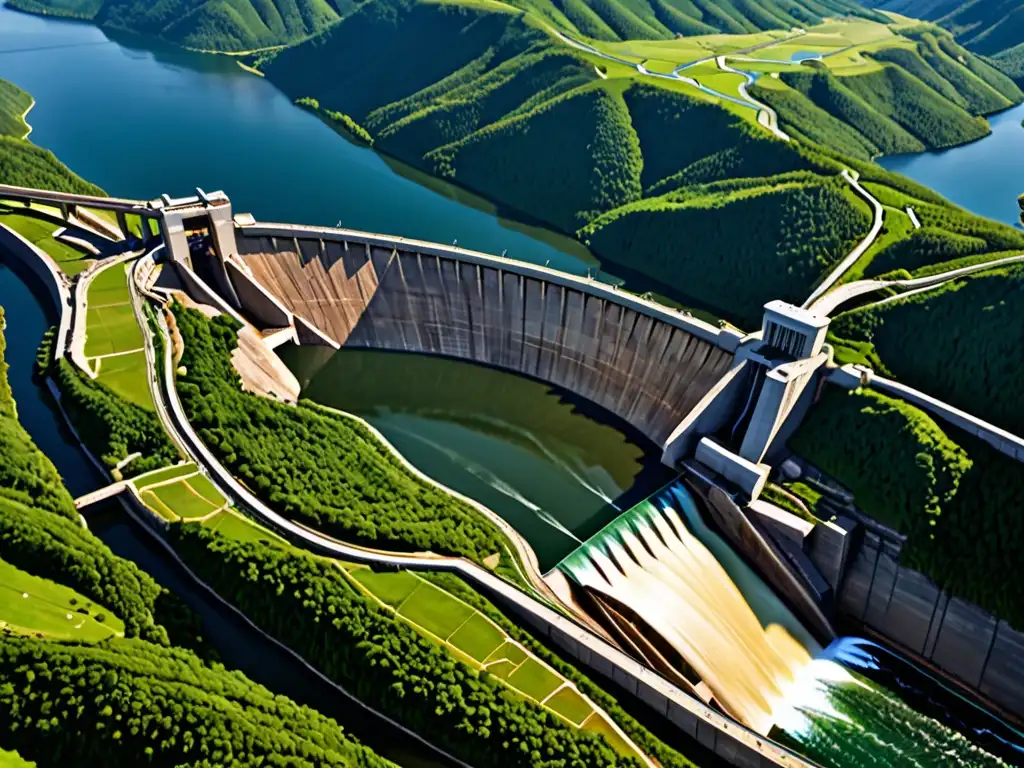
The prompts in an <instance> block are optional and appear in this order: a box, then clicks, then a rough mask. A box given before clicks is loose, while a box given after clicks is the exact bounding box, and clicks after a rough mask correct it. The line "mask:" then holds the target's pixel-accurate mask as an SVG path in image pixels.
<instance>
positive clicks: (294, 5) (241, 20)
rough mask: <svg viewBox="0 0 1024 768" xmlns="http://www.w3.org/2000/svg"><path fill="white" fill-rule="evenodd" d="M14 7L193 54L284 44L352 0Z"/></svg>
mask: <svg viewBox="0 0 1024 768" xmlns="http://www.w3.org/2000/svg"><path fill="white" fill-rule="evenodd" d="M9 5H11V6H12V7H14V8H18V9H20V10H24V11H30V12H33V13H52V14H55V15H61V16H72V17H75V18H83V19H89V20H92V21H95V22H96V23H97V24H101V25H103V26H109V27H113V28H117V29H124V30H128V31H131V32H135V33H138V34H142V35H150V36H153V37H159V38H162V39H164V40H167V41H168V42H171V43H174V44H176V45H181V46H185V47H187V48H195V49H198V50H214V51H251V50H256V49H259V48H268V47H271V46H276V45H286V44H288V43H293V42H296V41H297V40H301V39H303V38H306V37H309V36H310V35H313V34H315V33H317V32H319V31H320V30H322V29H325V28H327V27H328V26H330V25H331V24H333V23H334V22H336V21H338V19H340V18H341V16H342V15H343V14H345V13H347V12H348V11H350V10H351V9H352V8H353V7H355V5H356V3H355V0H161V1H160V2H156V3H154V2H149V0H11V2H10V3H9Z"/></svg>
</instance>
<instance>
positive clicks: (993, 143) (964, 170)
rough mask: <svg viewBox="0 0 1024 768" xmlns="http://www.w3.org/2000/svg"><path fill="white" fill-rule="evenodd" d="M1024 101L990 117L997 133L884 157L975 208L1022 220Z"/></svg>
mask: <svg viewBox="0 0 1024 768" xmlns="http://www.w3.org/2000/svg"><path fill="white" fill-rule="evenodd" d="M1022 120H1024V104H1021V105H1019V106H1017V107H1014V108H1013V109H1009V110H1007V111H1006V112H1003V113H1001V114H998V115H995V116H994V117H991V118H989V122H990V123H991V124H992V134H991V135H989V136H986V137H985V138H983V139H979V140H978V141H975V142H973V143H972V144H966V145H964V146H962V147H954V148H953V149H946V150H943V151H941V152H923V153H921V154H917V155H892V156H890V157H883V158H881V159H880V160H879V161H878V162H879V164H880V165H882V166H883V167H885V168H887V169H889V170H890V171H896V172H898V173H902V174H903V175H905V176H909V177H910V178H912V179H913V180H914V181H917V182H920V183H921V184H924V185H925V186H927V187H931V188H932V189H934V190H935V191H936V192H938V193H939V194H941V195H943V196H945V197H948V198H949V199H950V200H952V201H953V202H954V203H956V204H957V205H959V206H962V207H964V208H966V209H967V210H969V211H972V212H974V213H977V214H980V215H982V216H987V217H988V218H990V219H996V220H997V221H1002V222H1003V223H1005V224H1011V225H1014V226H1020V207H1019V206H1018V205H1017V196H1018V195H1020V194H1021V193H1022V192H1024V126H1022V125H1021V121H1022Z"/></svg>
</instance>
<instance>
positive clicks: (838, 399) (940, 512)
mask: <svg viewBox="0 0 1024 768" xmlns="http://www.w3.org/2000/svg"><path fill="white" fill-rule="evenodd" d="M912 346H913V345H909V346H907V347H904V348H905V349H907V348H910V347H912ZM989 399H995V398H992V397H991V396H990V398H989ZM1008 399H1013V398H1008ZM840 434H841V435H843V436H844V439H843V440H837V439H835V436H836V435H840ZM790 447H791V448H792V449H793V450H794V451H796V452H797V453H798V454H800V455H801V456H803V457H804V458H806V459H808V460H810V461H811V462H812V463H814V464H815V465H817V466H818V467H820V468H821V469H822V470H824V471H825V472H826V473H828V474H829V475H831V476H832V477H834V478H836V479H837V480H839V482H841V483H842V484H843V485H845V486H846V487H847V488H849V489H850V490H851V491H852V492H853V493H854V495H855V497H856V503H857V505H858V507H860V508H861V509H862V510H864V511H865V512H866V513H868V514H870V515H872V516H874V517H876V518H877V519H878V520H880V521H882V522H883V523H885V524H886V525H888V526H890V527H892V528H894V529H896V530H898V531H900V532H901V533H903V534H905V535H906V536H907V537H908V540H907V544H906V548H905V549H904V552H903V555H902V557H901V563H902V565H905V566H907V567H910V568H915V569H917V570H919V571H921V572H922V573H924V574H926V575H927V576H928V577H930V578H931V579H933V580H934V581H935V582H936V583H937V584H940V585H941V586H943V587H944V588H946V589H948V590H949V591H950V592H951V593H952V594H954V595H956V596H959V597H961V598H963V599H965V600H969V601H971V602H973V603H977V604H978V605H980V606H982V607H983V608H985V609H987V610H989V611H992V612H993V613H995V614H996V615H998V616H1000V617H1001V618H1004V619H1006V620H1007V621H1009V622H1011V623H1012V624H1013V625H1014V626H1015V627H1018V628H1019V627H1022V626H1024V579H1022V578H1021V576H1022V575H1024V573H1022V565H1024V561H1022V560H1021V558H1020V551H1021V547H1024V516H1021V515H1018V514H1012V513H1008V510H1014V509H1016V508H1017V507H1019V503H1020V501H1019V500H1020V499H1021V498H1024V473H1022V472H1021V469H1020V464H1019V463H1017V462H1016V461H1014V460H1013V459H1011V458H1009V457H1007V456H1004V455H1003V454H1001V453H999V452H998V451H996V450H994V449H993V448H991V447H990V446H988V445H987V444H985V443H984V442H982V441H981V440H978V439H977V438H974V437H971V436H970V435H967V434H965V433H962V432H959V431H958V430H956V429H952V428H950V427H948V426H946V425H943V424H940V423H937V422H936V421H934V420H933V419H932V418H931V417H930V416H929V415H927V414H926V413H924V412H923V411H920V410H918V409H917V408H915V407H913V406H911V405H908V404H907V403H904V402H903V401H901V400H895V399H892V398H889V397H886V396H885V395H882V394H879V393H877V392H873V391H871V390H865V391H857V392H843V391H840V390H838V389H836V388H834V387H829V388H828V389H827V390H826V391H825V392H824V395H823V397H822V398H821V400H820V401H819V402H818V403H817V404H816V405H815V406H814V407H813V408H812V409H811V411H810V413H809V414H808V416H807V418H806V420H805V421H804V423H803V424H802V425H801V427H800V429H799V431H798V432H797V433H796V434H795V435H794V436H793V438H792V439H791V440H790Z"/></svg>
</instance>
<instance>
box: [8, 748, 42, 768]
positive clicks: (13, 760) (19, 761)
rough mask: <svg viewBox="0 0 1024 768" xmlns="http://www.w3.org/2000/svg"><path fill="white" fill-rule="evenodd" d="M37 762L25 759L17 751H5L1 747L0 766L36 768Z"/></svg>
mask: <svg viewBox="0 0 1024 768" xmlns="http://www.w3.org/2000/svg"><path fill="white" fill-rule="evenodd" d="M35 765H36V764H35V763H30V762H29V761H28V760H25V759H24V758H23V757H22V756H21V755H19V754H18V753H17V752H5V751H4V750H2V749H0V768H35Z"/></svg>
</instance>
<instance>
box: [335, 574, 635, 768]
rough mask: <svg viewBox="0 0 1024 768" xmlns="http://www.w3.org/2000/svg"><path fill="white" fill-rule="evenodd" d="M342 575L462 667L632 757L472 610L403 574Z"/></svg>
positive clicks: (569, 693) (544, 669)
mask: <svg viewBox="0 0 1024 768" xmlns="http://www.w3.org/2000/svg"><path fill="white" fill-rule="evenodd" d="M339 565H341V564H340V563H339ZM343 570H345V572H346V573H347V574H348V575H349V576H350V577H351V579H352V580H353V581H355V582H356V583H357V584H358V585H359V586H360V587H361V588H362V589H363V590H364V591H365V592H367V593H369V594H370V595H372V596H373V597H375V598H376V599H377V600H379V601H380V602H382V603H384V604H385V605H387V606H388V607H390V608H391V609H392V610H394V611H395V612H396V613H397V614H398V615H399V616H401V617H402V618H403V619H405V620H406V621H408V622H409V623H410V624H412V625H413V626H414V627H415V628H416V629H417V630H418V631H420V632H423V633H424V634H427V635H429V636H432V637H433V638H434V639H435V640H436V641H438V642H440V643H441V644H442V645H445V646H447V647H448V648H449V649H450V650H452V651H454V652H455V653H456V655H457V656H459V658H461V659H462V660H463V661H465V662H466V663H468V664H471V665H473V666H475V667H477V668H479V669H484V670H486V671H487V672H489V673H491V674H492V675H493V676H495V677H497V678H500V679H501V680H504V681H505V682H506V683H507V684H508V686H509V687H510V688H512V689H513V690H515V691H517V692H518V693H519V694H520V695H522V696H524V697H526V698H529V699H532V700H533V701H535V702H537V703H538V704H541V705H542V706H544V707H546V708H547V709H549V710H551V711H552V712H554V713H555V714H557V715H559V716H560V717H562V718H564V719H565V720H567V721H568V722H570V723H572V724H573V725H575V726H577V727H583V728H586V729H588V730H593V731H595V732H597V733H601V734H604V735H605V737H606V738H607V739H608V740H609V742H610V743H611V744H612V745H613V746H614V747H615V748H616V749H617V750H619V751H620V752H623V753H624V754H632V750H631V748H630V746H629V745H628V743H627V742H626V741H625V740H624V739H622V738H621V737H620V736H619V735H618V733H617V732H616V731H615V729H614V728H612V727H611V725H610V724H608V723H607V722H606V721H605V719H604V716H603V715H601V714H598V713H597V712H596V711H595V709H594V707H593V705H592V704H591V703H590V702H589V701H588V700H587V699H586V698H584V697H583V696H582V695H581V694H580V693H579V691H577V690H576V688H575V686H573V685H572V684H570V683H568V682H567V681H566V680H565V678H563V677H562V676H561V675H560V674H558V673H557V672H555V671H554V670H553V669H551V668H550V667H549V666H547V665H546V664H544V663H543V662H541V661H540V660H539V659H537V658H536V657H534V656H533V655H532V654H531V653H529V652H528V651H526V650H525V649H524V648H523V647H522V646H521V645H519V644H518V643H516V642H515V641H513V640H512V639H511V638H509V636H508V635H507V634H506V633H505V632H504V630H502V629H501V628H500V627H499V626H498V625H497V624H495V623H494V622H492V621H491V620H490V619H489V618H488V617H486V616H484V615H483V614H482V613H480V612H479V611H477V610H476V609H475V608H473V607H472V606H470V605H468V604H466V603H464V602H463V601H462V600H460V599H459V598H457V597H455V596H454V595H452V594H450V593H448V592H446V591H445V590H443V589H441V588H440V587H438V586H436V585H434V584H431V583H430V582H428V581H425V580H423V579H421V578H420V577H419V576H417V575H416V574H414V573H411V572H409V571H399V572H377V571H374V570H372V569H370V568H369V567H366V566H360V565H351V564H345V565H344V566H343Z"/></svg>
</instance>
